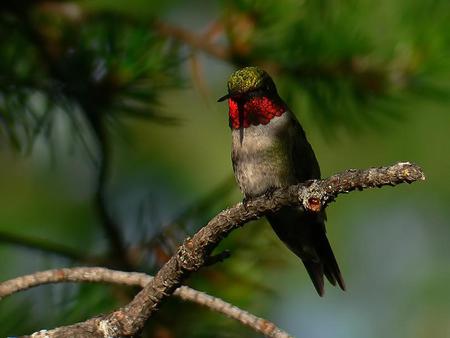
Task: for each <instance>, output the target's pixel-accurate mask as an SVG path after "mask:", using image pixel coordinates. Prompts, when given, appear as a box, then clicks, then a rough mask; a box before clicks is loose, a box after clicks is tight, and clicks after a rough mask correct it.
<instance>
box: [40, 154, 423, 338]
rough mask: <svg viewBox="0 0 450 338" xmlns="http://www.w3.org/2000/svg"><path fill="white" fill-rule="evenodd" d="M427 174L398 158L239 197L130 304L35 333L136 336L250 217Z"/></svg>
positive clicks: (318, 206)
mask: <svg viewBox="0 0 450 338" xmlns="http://www.w3.org/2000/svg"><path fill="white" fill-rule="evenodd" d="M424 179H425V176H424V174H423V172H422V170H421V169H420V168H419V167H418V166H416V165H414V164H411V163H408V162H406V163H397V164H395V165H393V166H390V167H380V168H370V169H366V170H347V171H345V172H342V173H340V174H337V175H334V176H331V177H329V178H326V179H323V180H317V181H311V182H306V183H304V184H299V185H294V186H290V187H287V188H284V189H279V190H276V191H275V192H274V193H273V194H271V195H270V196H261V197H258V198H255V199H253V200H251V201H249V202H248V203H246V205H245V206H244V205H243V204H242V203H238V204H237V205H235V206H233V207H231V208H229V209H227V210H224V211H222V212H221V213H219V214H218V215H217V216H215V217H214V218H213V219H212V220H211V221H209V223H208V224H207V225H206V226H205V227H203V228H202V229H200V230H199V231H198V232H197V233H196V234H195V235H194V236H193V237H192V238H187V239H186V240H185V242H184V243H183V244H182V245H181V246H180V247H179V249H178V251H177V253H176V254H175V255H174V256H172V257H171V258H170V260H169V261H168V262H167V263H166V264H165V265H164V266H163V267H162V268H161V270H159V272H158V273H157V274H156V276H155V277H154V278H153V279H152V280H151V281H150V282H149V283H148V284H147V285H146V286H145V287H144V288H143V289H142V291H141V292H139V293H138V294H137V295H136V297H135V298H134V299H133V300H132V301H131V302H130V303H129V304H128V305H126V306H125V307H123V308H121V309H118V310H116V311H114V312H112V313H110V314H107V315H105V316H101V317H96V318H92V319H89V320H87V321H85V322H82V323H78V324H75V325H71V326H66V327H60V328H57V329H54V330H50V331H45V332H39V333H35V334H34V335H33V337H49V338H53V337H69V336H71V337H86V336H89V337H102V338H104V337H119V336H120V337H123V336H125V337H131V336H133V335H134V334H135V333H136V332H138V331H140V330H141V329H142V328H143V327H144V324H145V322H146V321H147V320H148V318H149V317H150V316H151V315H152V314H153V313H154V312H155V311H156V310H157V308H158V306H159V305H160V304H161V302H162V301H163V300H164V299H166V298H167V297H169V296H170V295H171V294H172V293H174V291H175V290H176V289H177V288H178V287H180V286H181V283H182V282H183V281H184V280H185V279H186V278H187V277H188V276H189V275H190V274H191V273H193V272H195V271H197V270H198V269H200V268H201V267H202V266H204V265H205V263H206V262H207V259H208V257H209V256H210V254H211V252H212V250H213V249H214V248H215V247H216V246H217V245H218V243H219V242H220V241H221V240H222V239H223V238H224V237H226V236H227V235H228V234H229V233H230V232H231V231H233V230H235V229H237V228H238V227H241V226H243V225H244V224H245V223H247V222H249V221H251V220H254V219H257V218H259V217H262V216H264V215H265V214H267V213H269V212H274V211H277V210H279V209H280V208H281V207H283V206H285V205H300V206H303V207H304V208H305V209H307V210H309V211H310V212H318V211H320V210H322V209H323V208H325V207H326V206H327V205H328V204H329V203H330V202H332V201H334V199H335V198H336V197H337V196H338V195H340V194H343V193H347V192H350V191H353V190H356V189H358V190H362V189H366V188H375V187H382V186H385V185H391V186H395V185H397V184H400V183H412V182H414V181H417V180H424Z"/></svg>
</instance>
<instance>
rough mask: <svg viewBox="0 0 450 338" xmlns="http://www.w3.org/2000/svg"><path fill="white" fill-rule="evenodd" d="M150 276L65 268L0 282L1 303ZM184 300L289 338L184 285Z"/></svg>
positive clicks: (139, 281)
mask: <svg viewBox="0 0 450 338" xmlns="http://www.w3.org/2000/svg"><path fill="white" fill-rule="evenodd" d="M152 279H153V277H151V276H149V275H146V274H144V273H139V272H123V271H116V270H110V269H106V268H100V267H89V268H88V267H81V268H64V269H53V270H46V271H40V272H36V273H33V274H30V275H26V276H21V277H17V278H14V279H10V280H8V281H5V282H2V283H0V300H1V299H3V298H5V297H8V296H10V295H12V294H14V293H16V292H19V291H24V290H27V289H29V288H32V287H35V286H39V285H44V284H50V283H61V282H96V283H98V282H100V283H115V284H122V285H129V286H140V287H145V285H147V284H148V283H149V282H150V281H151V280H152ZM173 294H174V295H175V296H177V297H179V298H181V299H182V300H184V301H190V302H193V303H197V304H199V305H202V306H204V307H207V308H209V309H210V310H212V311H216V312H219V313H222V314H224V315H225V316H227V317H229V318H231V319H234V320H237V321H239V322H240V323H242V324H244V325H246V326H248V327H250V328H251V329H253V330H255V331H256V332H259V333H262V334H264V335H266V336H268V337H274V338H289V337H291V336H290V335H289V334H288V333H286V332H284V331H282V330H280V329H279V328H277V327H276V326H275V324H273V323H271V322H269V321H268V320H265V319H263V318H259V317H256V316H255V315H253V314H251V313H249V312H247V311H244V310H242V309H240V308H238V307H236V306H234V305H232V304H230V303H227V302H225V301H224V300H222V299H220V298H216V297H213V296H210V295H208V294H206V293H204V292H201V291H197V290H194V289H192V288H190V287H187V286H180V287H179V288H178V289H176V290H175V291H174V293H173Z"/></svg>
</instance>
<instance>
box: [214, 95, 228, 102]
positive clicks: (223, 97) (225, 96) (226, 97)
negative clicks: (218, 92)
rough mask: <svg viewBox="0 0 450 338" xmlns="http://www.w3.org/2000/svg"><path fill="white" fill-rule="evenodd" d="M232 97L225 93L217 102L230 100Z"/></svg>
mask: <svg viewBox="0 0 450 338" xmlns="http://www.w3.org/2000/svg"><path fill="white" fill-rule="evenodd" d="M230 97H231V95H230V94H227V95H224V96H222V97H221V98H220V99H218V100H217V102H222V101H225V100H228V99H229V98H230Z"/></svg>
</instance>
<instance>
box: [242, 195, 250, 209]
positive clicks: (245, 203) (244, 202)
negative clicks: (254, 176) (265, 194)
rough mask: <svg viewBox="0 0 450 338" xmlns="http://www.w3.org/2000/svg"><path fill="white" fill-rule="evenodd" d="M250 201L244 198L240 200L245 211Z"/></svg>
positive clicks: (248, 198)
mask: <svg viewBox="0 0 450 338" xmlns="http://www.w3.org/2000/svg"><path fill="white" fill-rule="evenodd" d="M251 200H252V198H251V197H244V199H243V200H242V205H243V206H244V208H245V210H247V209H248V204H249V203H250V202H251Z"/></svg>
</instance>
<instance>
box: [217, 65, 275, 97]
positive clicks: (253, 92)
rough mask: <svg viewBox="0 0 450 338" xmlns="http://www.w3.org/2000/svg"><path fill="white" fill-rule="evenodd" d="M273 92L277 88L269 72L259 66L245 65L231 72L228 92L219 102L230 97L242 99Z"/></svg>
mask: <svg viewBox="0 0 450 338" xmlns="http://www.w3.org/2000/svg"><path fill="white" fill-rule="evenodd" d="M273 94H276V88H275V84H274V83H273V80H272V78H271V77H270V76H269V74H267V73H266V72H265V71H264V70H262V69H261V68H258V67H245V68H242V69H239V70H237V71H235V72H234V73H233V74H231V76H230V78H229V80H228V94H227V95H225V96H223V97H221V98H220V99H219V102H220V101H224V100H226V99H229V98H234V99H237V100H240V99H246V98H249V97H252V96H262V95H273Z"/></svg>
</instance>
